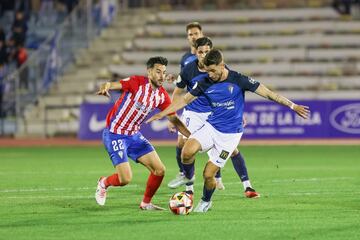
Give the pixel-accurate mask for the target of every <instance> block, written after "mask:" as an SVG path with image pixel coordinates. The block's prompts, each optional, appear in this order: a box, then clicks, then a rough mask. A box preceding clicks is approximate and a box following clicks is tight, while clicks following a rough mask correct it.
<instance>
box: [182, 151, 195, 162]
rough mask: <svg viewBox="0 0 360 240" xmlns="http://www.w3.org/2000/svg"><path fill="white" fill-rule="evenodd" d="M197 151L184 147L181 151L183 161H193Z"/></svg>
mask: <svg viewBox="0 0 360 240" xmlns="http://www.w3.org/2000/svg"><path fill="white" fill-rule="evenodd" d="M194 155H195V153H194V152H193V151H191V150H188V149H183V151H182V152H181V160H182V162H183V163H191V161H192V159H193V157H194Z"/></svg>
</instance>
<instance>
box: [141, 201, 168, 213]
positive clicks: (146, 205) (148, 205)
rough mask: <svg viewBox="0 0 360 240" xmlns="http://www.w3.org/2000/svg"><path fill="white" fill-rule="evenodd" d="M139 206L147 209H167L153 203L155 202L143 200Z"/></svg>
mask: <svg viewBox="0 0 360 240" xmlns="http://www.w3.org/2000/svg"><path fill="white" fill-rule="evenodd" d="M139 207H140V209H141V210H147V211H154V210H165V208H162V207H159V206H156V205H155V204H153V203H144V202H141V203H140V206H139Z"/></svg>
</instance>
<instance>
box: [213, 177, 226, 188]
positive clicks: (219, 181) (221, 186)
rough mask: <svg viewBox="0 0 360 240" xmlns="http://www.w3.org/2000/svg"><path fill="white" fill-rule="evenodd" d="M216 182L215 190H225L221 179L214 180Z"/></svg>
mask: <svg viewBox="0 0 360 240" xmlns="http://www.w3.org/2000/svg"><path fill="white" fill-rule="evenodd" d="M215 180H216V189H217V190H225V186H224V183H223V182H222V179H221V178H215Z"/></svg>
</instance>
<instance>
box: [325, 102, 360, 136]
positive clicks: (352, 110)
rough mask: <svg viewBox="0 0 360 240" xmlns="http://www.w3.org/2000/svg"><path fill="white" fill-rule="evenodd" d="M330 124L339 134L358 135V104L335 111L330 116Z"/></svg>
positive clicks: (359, 112)
mask: <svg viewBox="0 0 360 240" xmlns="http://www.w3.org/2000/svg"><path fill="white" fill-rule="evenodd" d="M330 124H331V125H332V126H333V127H334V128H336V129H337V130H339V131H341V132H346V133H350V134H360V103H352V104H347V105H344V106H341V107H339V108H337V109H335V110H334V111H333V112H332V113H331V114H330Z"/></svg>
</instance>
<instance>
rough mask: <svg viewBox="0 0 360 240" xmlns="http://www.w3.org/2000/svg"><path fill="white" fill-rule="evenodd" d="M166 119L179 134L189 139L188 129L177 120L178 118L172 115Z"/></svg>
mask: <svg viewBox="0 0 360 240" xmlns="http://www.w3.org/2000/svg"><path fill="white" fill-rule="evenodd" d="M167 117H168V119H169V121H170V122H171V123H172V124H174V125H175V127H176V128H177V129H178V130H179V132H181V134H182V135H184V136H185V137H189V136H190V135H191V132H190V131H189V129H187V127H186V126H185V124H184V123H183V122H182V121H181V120H180V119H179V118H178V116H176V115H175V114H174V115H170V116H167Z"/></svg>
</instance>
